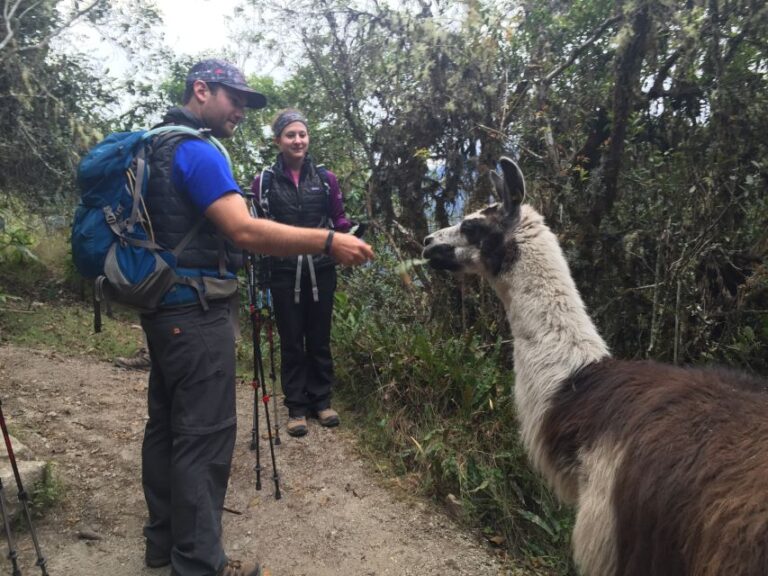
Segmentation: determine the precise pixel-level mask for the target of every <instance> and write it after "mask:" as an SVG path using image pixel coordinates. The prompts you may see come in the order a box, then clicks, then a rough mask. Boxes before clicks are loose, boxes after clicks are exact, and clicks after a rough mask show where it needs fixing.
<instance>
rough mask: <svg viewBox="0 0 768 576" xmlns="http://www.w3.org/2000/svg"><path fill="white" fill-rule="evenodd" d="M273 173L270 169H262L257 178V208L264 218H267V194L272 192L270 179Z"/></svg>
mask: <svg viewBox="0 0 768 576" xmlns="http://www.w3.org/2000/svg"><path fill="white" fill-rule="evenodd" d="M274 175H275V173H274V172H273V171H272V168H264V170H262V171H261V176H260V177H259V206H260V207H261V211H262V212H263V214H264V216H265V217H266V218H269V217H270V215H269V193H270V192H271V191H272V179H273V177H274Z"/></svg>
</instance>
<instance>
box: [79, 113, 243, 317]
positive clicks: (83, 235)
mask: <svg viewBox="0 0 768 576" xmlns="http://www.w3.org/2000/svg"><path fill="white" fill-rule="evenodd" d="M171 133H173V134H178V133H182V134H185V135H188V136H189V137H194V138H202V139H204V140H206V141H208V142H210V143H211V144H212V145H213V146H215V147H216V148H218V149H219V150H220V151H221V153H222V154H223V155H224V156H225V157H226V158H227V161H228V162H229V156H228V155H227V152H226V150H225V149H224V147H223V146H222V145H221V144H220V143H219V142H218V141H217V140H216V139H215V138H213V137H211V136H208V135H206V134H205V133H203V132H201V131H199V130H196V129H194V128H189V127H187V126H179V125H173V126H161V127H159V128H153V129H152V130H139V131H136V132H116V133H113V134H110V135H109V136H107V137H106V138H105V139H104V140H102V141H101V142H100V143H99V144H97V145H96V146H94V147H93V148H92V149H91V150H90V152H89V153H88V154H87V155H86V156H85V157H84V158H83V159H82V161H81V162H80V164H79V166H78V169H77V182H78V186H79V188H80V192H81V196H80V204H79V205H78V207H77V210H76V211H75V217H74V220H73V223H72V239H71V243H72V259H73V261H74V264H75V267H76V268H77V271H78V272H79V273H80V274H81V275H82V276H84V277H85V278H93V279H94V280H95V284H94V306H95V309H94V312H95V316H96V320H95V323H94V325H95V328H96V331H97V332H98V331H99V329H100V302H101V301H102V300H104V299H107V300H114V301H115V302H118V303H120V304H124V305H127V306H130V307H132V308H135V309H137V310H139V311H141V312H150V311H153V310H155V309H156V308H157V307H158V306H159V304H160V302H161V300H162V299H163V296H164V295H165V294H166V292H167V291H168V290H169V289H170V288H171V287H172V286H173V285H174V284H175V283H177V282H182V283H183V282H184V279H182V278H180V277H179V276H178V275H177V274H176V270H175V267H176V260H177V258H178V255H179V254H180V253H181V252H182V250H184V248H185V247H186V246H187V244H188V243H189V242H190V241H191V240H192V238H194V236H195V235H196V234H197V233H198V231H199V230H200V227H201V226H202V224H203V223H204V222H205V218H202V217H201V218H200V220H199V221H198V222H197V224H196V225H195V226H193V227H192V229H191V230H190V231H189V232H188V233H187V234H186V235H185V236H184V238H183V239H182V241H181V242H180V243H179V245H178V246H176V247H175V248H173V249H172V250H168V249H165V248H163V247H161V246H160V245H158V244H157V243H156V242H155V239H154V234H153V231H152V223H151V221H150V219H149V215H148V213H147V210H146V206H145V204H144V196H145V194H146V192H147V182H148V181H149V157H148V156H149V154H150V148H151V144H152V140H153V138H154V137H156V136H161V135H170V134H171Z"/></svg>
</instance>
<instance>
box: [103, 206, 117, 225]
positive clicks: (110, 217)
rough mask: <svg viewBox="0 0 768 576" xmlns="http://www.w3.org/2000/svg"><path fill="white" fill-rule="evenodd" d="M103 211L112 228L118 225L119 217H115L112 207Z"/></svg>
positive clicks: (107, 207)
mask: <svg viewBox="0 0 768 576" xmlns="http://www.w3.org/2000/svg"><path fill="white" fill-rule="evenodd" d="M102 211H103V212H104V219H105V220H106V221H107V224H109V225H110V226H112V225H114V224H116V223H117V216H115V213H114V212H112V207H111V206H104V208H102Z"/></svg>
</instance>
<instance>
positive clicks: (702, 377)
mask: <svg viewBox="0 0 768 576" xmlns="http://www.w3.org/2000/svg"><path fill="white" fill-rule="evenodd" d="M766 390H768V383H767V382H765V381H763V380H758V379H755V378H752V377H749V376H747V375H744V374H740V373H735V372H729V371H725V370H702V369H685V368H677V367H673V366H668V365H663V364H658V363H655V362H624V361H618V360H604V361H602V362H597V363H595V364H592V365H589V366H587V367H585V368H584V369H582V370H581V371H580V372H579V373H578V374H576V375H574V376H573V377H571V378H570V379H568V380H567V381H565V382H564V384H563V386H562V387H561V389H560V391H559V392H558V394H557V395H556V396H555V397H554V398H553V400H552V408H551V410H550V412H549V414H548V417H547V420H546V424H545V426H544V436H545V438H546V444H547V445H548V446H550V449H551V455H552V458H553V460H554V461H555V462H557V463H558V467H559V468H568V469H570V468H574V469H579V468H578V461H579V456H580V454H581V453H582V451H583V450H585V449H586V450H589V449H590V448H592V447H593V446H595V445H596V443H598V442H604V441H605V440H606V439H608V440H609V441H611V442H614V443H616V444H618V445H621V446H623V448H624V449H625V450H626V455H627V457H626V458H625V459H624V461H623V464H622V466H621V467H620V468H619V469H618V470H617V473H616V479H615V485H614V489H613V502H612V506H613V510H614V514H615V517H616V544H617V560H618V563H617V564H618V571H617V573H616V576H681V575H690V576H726V575H727V576H766V575H768V394H766V393H765V392H766Z"/></svg>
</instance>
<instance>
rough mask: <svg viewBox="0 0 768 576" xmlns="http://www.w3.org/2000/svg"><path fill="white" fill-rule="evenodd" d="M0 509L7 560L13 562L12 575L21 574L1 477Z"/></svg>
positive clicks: (18, 575)
mask: <svg viewBox="0 0 768 576" xmlns="http://www.w3.org/2000/svg"><path fill="white" fill-rule="evenodd" d="M0 511H1V512H2V514H3V524H4V526H5V537H6V538H7V539H8V560H10V561H11V564H13V575H12V576H21V570H19V563H18V560H17V559H16V545H15V544H14V543H13V534H12V533H11V523H10V522H9V521H8V508H6V506H5V490H3V479H2V478H0Z"/></svg>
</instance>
